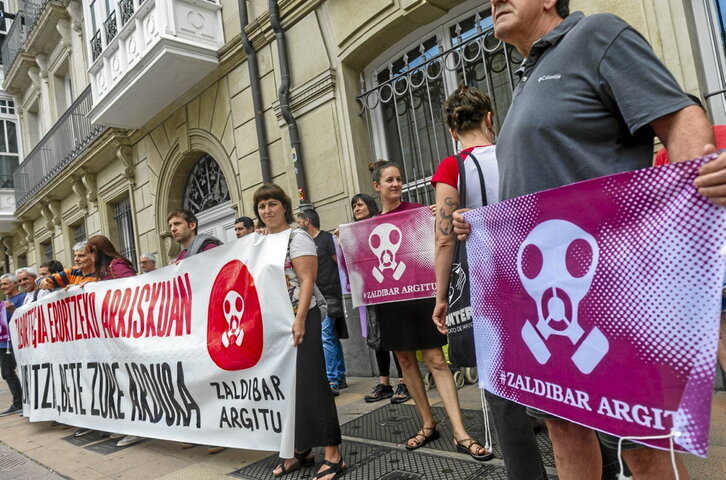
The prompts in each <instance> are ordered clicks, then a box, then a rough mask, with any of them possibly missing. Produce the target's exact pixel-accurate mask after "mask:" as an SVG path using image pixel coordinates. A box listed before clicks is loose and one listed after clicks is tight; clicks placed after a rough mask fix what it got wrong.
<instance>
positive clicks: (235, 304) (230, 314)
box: [222, 290, 245, 348]
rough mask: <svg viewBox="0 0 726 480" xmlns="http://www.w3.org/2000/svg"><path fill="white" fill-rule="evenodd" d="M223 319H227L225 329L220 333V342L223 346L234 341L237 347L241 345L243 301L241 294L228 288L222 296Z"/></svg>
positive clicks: (243, 334) (242, 338) (227, 345)
mask: <svg viewBox="0 0 726 480" xmlns="http://www.w3.org/2000/svg"><path fill="white" fill-rule="evenodd" d="M223 311H224V319H225V320H226V321H227V331H226V332H224V333H222V344H223V345H224V347H225V348H227V347H229V345H230V343H231V342H234V344H235V345H237V346H238V347H239V346H240V345H242V340H244V337H245V332H244V330H242V314H243V313H244V311H245V301H244V299H243V298H242V295H240V294H239V293H237V292H235V291H234V290H230V291H229V292H227V295H226V296H225V297H224V304H223Z"/></svg>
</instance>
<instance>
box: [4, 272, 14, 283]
mask: <svg viewBox="0 0 726 480" xmlns="http://www.w3.org/2000/svg"><path fill="white" fill-rule="evenodd" d="M6 279H7V280H10V283H18V277H16V276H15V275H14V274H12V273H6V274H5V275H3V276H1V277H0V280H6Z"/></svg>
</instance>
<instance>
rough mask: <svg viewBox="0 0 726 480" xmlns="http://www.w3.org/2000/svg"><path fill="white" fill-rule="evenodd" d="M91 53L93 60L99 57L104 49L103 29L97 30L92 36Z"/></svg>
mask: <svg viewBox="0 0 726 480" xmlns="http://www.w3.org/2000/svg"><path fill="white" fill-rule="evenodd" d="M90 43H91V55H92V56H93V60H95V59H97V58H98V56H99V55H101V52H102V51H103V45H102V44H101V30H96V33H95V34H94V35H93V38H91V42H90Z"/></svg>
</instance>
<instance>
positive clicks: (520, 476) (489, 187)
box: [431, 85, 547, 480]
mask: <svg viewBox="0 0 726 480" xmlns="http://www.w3.org/2000/svg"><path fill="white" fill-rule="evenodd" d="M444 114H445V116H446V122H447V124H448V126H449V132H450V134H451V138H452V139H453V140H454V141H455V142H458V143H459V144H460V145H461V147H462V150H461V152H460V153H459V156H460V158H461V159H462V162H461V166H462V167H463V169H464V173H465V175H464V176H463V177H464V178H463V180H464V183H465V185H466V189H465V192H466V193H465V198H461V195H460V189H461V180H462V178H461V175H460V171H459V162H458V161H457V158H456V156H451V157H447V158H445V159H443V160H442V161H441V164H440V165H439V167H438V169H437V170H436V173H434V175H433V177H432V178H431V183H432V184H433V185H434V188H435V189H436V207H437V208H436V253H435V263H434V265H435V268H436V292H437V295H436V307H435V308H434V313H433V320H434V323H435V324H436V326H437V328H438V329H439V331H440V332H441V333H446V332H447V325H446V316H447V313H448V308H449V298H448V295H449V282H450V277H451V269H452V265H453V263H454V254H455V249H456V236H455V234H454V228H453V225H452V223H451V221H452V215H453V213H454V211H455V210H457V209H458V208H459V206H460V205H462V204H463V205H466V207H467V208H477V207H481V206H483V205H487V204H491V203H496V202H498V201H499V170H498V167H497V158H496V152H495V147H494V131H493V130H492V124H493V121H494V114H493V111H492V102H491V100H490V99H489V97H488V96H486V95H484V94H483V93H482V92H480V91H479V90H477V89H475V88H470V87H467V86H465V85H462V86H460V87H459V88H457V89H456V91H454V93H452V94H451V95H450V96H449V97H448V98H447V99H446V102H444ZM480 174H481V175H480ZM482 183H483V184H482ZM466 273H467V275H468V272H466ZM459 307H461V305H459ZM449 353H451V350H449ZM478 354H479V355H482V354H486V352H478ZM484 395H485V397H486V399H487V403H488V404H489V407H490V408H491V410H492V412H493V417H494V428H495V430H496V432H497V439H498V441H499V447H500V450H501V452H502V457H503V458H504V466H505V468H506V471H507V478H509V479H512V480H515V479H516V480H535V479H536V480H539V479H543V478H547V472H546V471H545V467H544V464H543V462H542V455H541V453H540V451H539V447H538V445H537V439H536V437H535V433H534V431H533V428H532V420H531V419H530V417H528V416H527V412H526V409H525V407H524V405H520V404H517V403H515V402H512V401H510V400H507V399H504V398H501V397H498V396H496V395H494V394H492V393H490V392H488V391H485V393H484Z"/></svg>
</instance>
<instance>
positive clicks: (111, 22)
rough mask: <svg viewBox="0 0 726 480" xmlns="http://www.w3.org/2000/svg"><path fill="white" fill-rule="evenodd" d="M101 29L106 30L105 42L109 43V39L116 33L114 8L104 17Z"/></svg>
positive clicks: (116, 25)
mask: <svg viewBox="0 0 726 480" xmlns="http://www.w3.org/2000/svg"><path fill="white" fill-rule="evenodd" d="M103 29H104V30H105V31H106V43H107V44H108V43H111V40H113V39H114V37H116V34H117V33H118V24H117V23H116V10H114V11H113V12H111V15H109V16H108V18H106V20H105V21H104V22H103Z"/></svg>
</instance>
